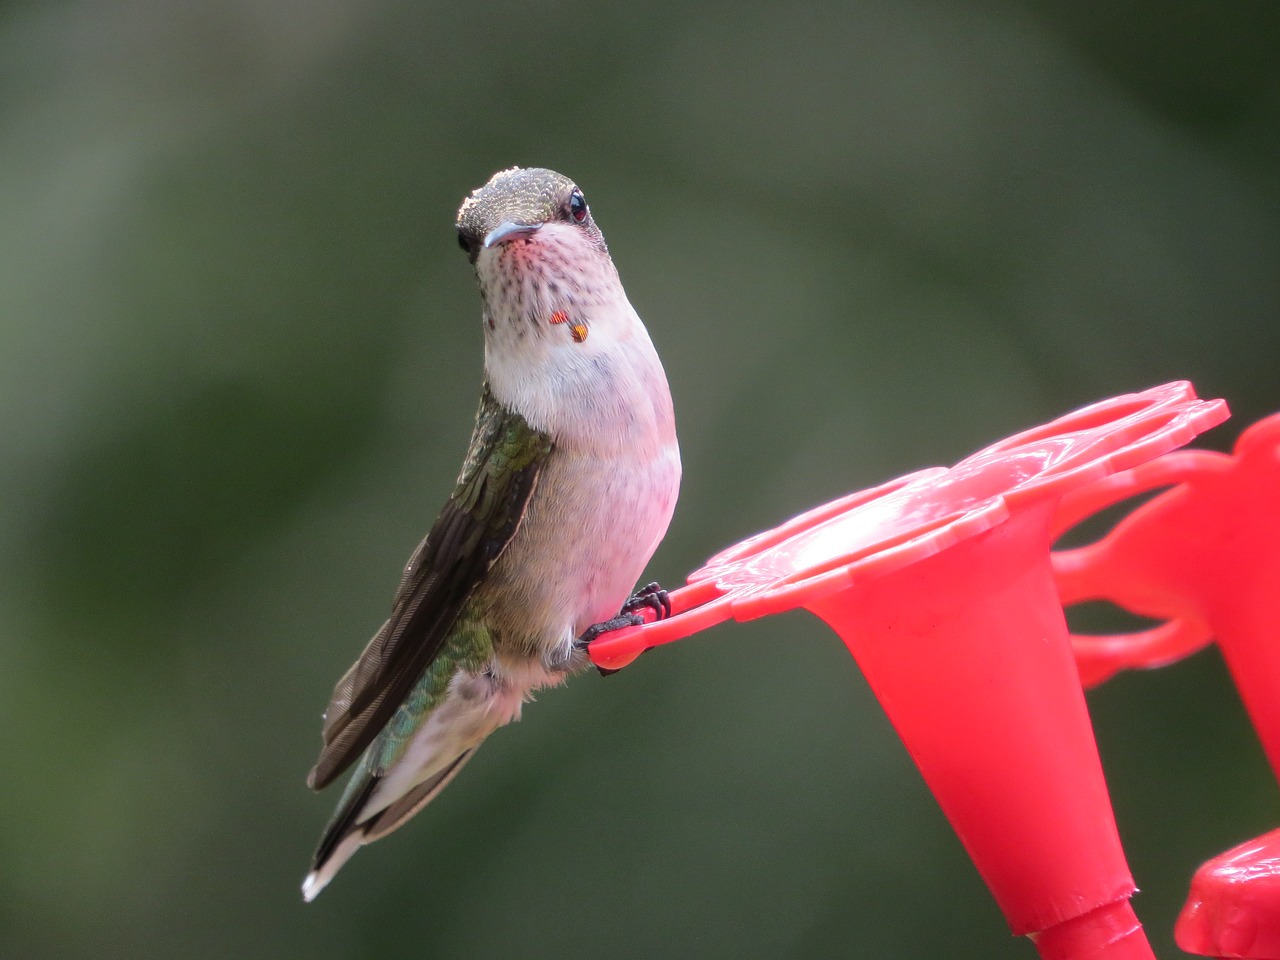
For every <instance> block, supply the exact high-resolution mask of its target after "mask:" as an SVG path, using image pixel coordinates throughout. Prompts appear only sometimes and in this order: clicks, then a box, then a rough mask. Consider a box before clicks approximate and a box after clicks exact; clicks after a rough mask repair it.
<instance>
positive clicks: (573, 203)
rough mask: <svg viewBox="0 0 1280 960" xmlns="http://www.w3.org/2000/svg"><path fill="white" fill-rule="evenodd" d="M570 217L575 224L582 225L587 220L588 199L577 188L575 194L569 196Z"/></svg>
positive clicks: (574, 189) (574, 190)
mask: <svg viewBox="0 0 1280 960" xmlns="http://www.w3.org/2000/svg"><path fill="white" fill-rule="evenodd" d="M569 216H571V217H572V218H573V222H574V223H582V222H583V221H584V220H586V219H587V198H586V197H584V196H583V195H582V191H581V190H579V189H578V188H577V187H574V188H573V193H571V194H569Z"/></svg>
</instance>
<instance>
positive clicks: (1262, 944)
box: [1174, 830, 1280, 960]
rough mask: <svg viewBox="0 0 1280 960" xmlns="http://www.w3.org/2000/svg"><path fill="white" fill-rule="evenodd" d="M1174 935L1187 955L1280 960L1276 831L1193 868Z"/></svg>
mask: <svg viewBox="0 0 1280 960" xmlns="http://www.w3.org/2000/svg"><path fill="white" fill-rule="evenodd" d="M1174 934H1175V936H1176V937H1177V940H1178V946H1180V947H1181V948H1182V949H1183V950H1185V951H1187V953H1198V954H1202V955H1204V956H1209V957H1252V958H1255V960H1280V830H1274V831H1272V832H1271V833H1267V834H1263V835H1262V836H1261V837H1258V839H1256V840H1250V841H1249V842H1248V843H1242V844H1240V846H1238V847H1234V848H1232V849H1231V850H1228V851H1227V852H1226V853H1224V854H1222V855H1221V856H1217V857H1214V858H1213V859H1212V860H1210V861H1209V862H1208V863H1206V864H1205V865H1204V866H1202V867H1201V868H1200V869H1199V870H1197V871H1196V875H1195V877H1194V878H1193V879H1192V881H1191V895H1190V896H1189V897H1187V905H1186V906H1185V907H1183V908H1182V915H1181V916H1180V917H1178V925H1177V927H1176V928H1175V930H1174Z"/></svg>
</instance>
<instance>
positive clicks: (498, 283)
mask: <svg viewBox="0 0 1280 960" xmlns="http://www.w3.org/2000/svg"><path fill="white" fill-rule="evenodd" d="M457 228H458V243H459V245H460V246H461V247H462V249H463V250H464V251H466V254H467V256H468V258H469V259H470V260H471V262H472V264H474V265H475V268H476V277H477V279H478V280H479V283H480V292H481V294H482V296H483V297H484V301H485V322H486V325H488V326H489V328H490V329H491V330H492V329H494V328H495V327H496V326H498V325H515V327H516V328H518V329H519V328H524V327H526V326H527V327H530V328H532V329H534V330H536V331H538V333H539V334H540V335H557V334H559V333H561V332H562V331H556V330H551V329H548V327H556V326H561V325H565V327H564V328H565V330H566V331H569V332H570V333H572V331H573V330H574V329H575V327H574V323H575V322H579V321H580V322H583V323H589V322H590V319H591V316H590V315H591V314H595V313H598V312H599V308H600V307H602V306H610V305H612V304H613V303H614V302H616V300H617V299H618V298H619V297H623V298H625V295H624V294H622V287H621V285H620V283H619V281H618V276H617V272H616V271H615V270H614V267H613V262H612V260H610V258H609V250H608V248H607V247H606V246H605V242H604V236H603V234H601V232H600V228H599V227H598V226H596V223H595V220H594V219H593V218H592V216H591V210H590V208H589V207H588V206H587V200H586V198H585V197H584V196H583V194H582V191H581V190H580V189H578V186H577V184H575V183H574V182H573V181H572V180H570V179H569V178H568V177H565V176H562V175H561V174H558V173H556V172H555V171H553V170H545V169H541V168H537V167H533V168H528V169H521V168H520V167H513V168H511V169H510V170H503V171H500V172H499V173H495V174H494V175H493V176H492V177H491V178H490V179H489V182H488V183H486V184H485V185H484V186H483V187H480V188H478V189H477V190H474V191H472V193H471V195H470V196H469V197H467V199H466V200H464V201H463V202H462V207H461V208H460V209H459V210H458V220H457ZM562 317H563V318H562Z"/></svg>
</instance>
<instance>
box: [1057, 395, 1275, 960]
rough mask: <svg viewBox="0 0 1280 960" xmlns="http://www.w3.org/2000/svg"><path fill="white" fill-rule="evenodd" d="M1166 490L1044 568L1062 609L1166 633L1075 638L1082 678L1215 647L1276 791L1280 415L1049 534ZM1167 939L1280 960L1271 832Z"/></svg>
mask: <svg viewBox="0 0 1280 960" xmlns="http://www.w3.org/2000/svg"><path fill="white" fill-rule="evenodd" d="M1171 484H1176V486H1175V487H1174V488H1173V489H1172V490H1169V491H1167V492H1165V493H1163V494H1161V495H1160V496H1158V497H1156V498H1155V499H1154V500H1151V501H1150V502H1149V503H1146V504H1144V505H1143V506H1141V507H1139V508H1138V509H1137V510H1135V511H1133V513H1131V514H1129V516H1127V517H1126V518H1125V519H1124V520H1123V521H1121V522H1120V523H1119V524H1117V525H1116V527H1115V529H1114V530H1112V531H1111V532H1110V533H1109V534H1108V535H1107V536H1105V537H1103V538H1102V539H1101V540H1099V541H1098V542H1097V543H1094V544H1091V545H1089V546H1087V547H1081V548H1080V549H1077V550H1067V551H1063V552H1060V553H1057V554H1055V555H1054V558H1053V566H1054V572H1055V573H1056V575H1057V578H1058V591H1059V594H1060V595H1061V598H1062V602H1063V603H1065V604H1070V603H1077V602H1080V601H1083V600H1094V599H1105V600H1109V601H1111V602H1112V603H1114V604H1116V605H1117V606H1120V607H1123V608H1125V609H1127V610H1130V611H1132V612H1134V613H1138V614H1142V615H1144V616H1147V617H1152V618H1154V619H1157V620H1160V621H1162V622H1161V623H1160V624H1159V625H1158V626H1156V627H1153V628H1152V629H1150V630H1145V631H1140V632H1138V633H1133V634H1122V635H1116V636H1106V637H1081V636H1073V637H1072V638H1071V640H1072V644H1073V645H1074V647H1075V651H1076V659H1077V661H1078V662H1079V664H1080V672H1081V677H1082V679H1084V681H1085V682H1086V683H1100V682H1102V681H1103V680H1105V679H1107V678H1108V677H1110V676H1111V675H1112V674H1114V673H1115V672H1116V671H1118V670H1122V669H1125V668H1132V667H1159V666H1163V665H1165V664H1167V663H1172V662H1173V661H1175V660H1179V659H1181V658H1182V657H1185V656H1187V655H1188V654H1190V653H1193V652H1195V651H1196V650H1199V649H1200V648H1201V647H1203V646H1205V645H1206V644H1208V643H1209V642H1210V641H1213V640H1216V641H1217V643H1218V648H1219V649H1220V650H1221V651H1222V656H1223V659H1224V660H1225V661H1226V663H1227V667H1228V668H1229V669H1230V670H1231V675H1232V678H1233V679H1234V680H1235V684H1236V687H1237V689H1239V691H1240V696H1241V699H1242V700H1243V701H1244V704H1245V708H1246V709H1247V710H1248V711H1249V716H1250V717H1251V719H1252V720H1253V724H1254V727H1255V728H1256V729H1257V731H1258V736H1259V738H1260V739H1261V741H1262V746H1263V749H1264V750H1265V751H1266V754H1267V758H1268V760H1270V762H1271V768H1272V770H1273V771H1274V772H1275V774H1276V776H1277V777H1278V778H1280V626H1278V624H1280V589H1278V588H1280V415H1275V416H1271V417H1268V418H1267V419H1265V420H1261V421H1259V422H1258V423H1256V424H1254V425H1253V426H1251V427H1250V428H1249V429H1248V430H1246V431H1245V432H1244V433H1243V434H1241V436H1240V439H1239V440H1238V441H1237V442H1236V449H1235V453H1234V454H1232V455H1227V454H1222V453H1208V452H1205V451H1184V452H1178V453H1171V454H1168V455H1167V456H1164V457H1161V458H1160V459H1158V460H1153V461H1151V462H1149V463H1145V464H1142V465H1140V466H1137V467H1134V468H1133V469H1132V470H1127V471H1125V472H1123V473H1118V474H1115V475H1113V476H1110V477H1106V478H1104V479H1102V480H1099V481H1097V482H1096V483H1094V484H1091V485H1090V486H1087V487H1084V488H1082V489H1079V490H1075V491H1072V492H1071V493H1068V494H1067V495H1066V496H1065V497H1064V498H1063V500H1062V505H1061V507H1060V509H1059V515H1058V525H1059V526H1061V527H1063V528H1066V527H1069V526H1071V525H1073V524H1074V523H1076V522H1078V521H1079V520H1080V519H1081V518H1083V517H1085V516H1087V515H1089V514H1091V513H1094V512H1096V511H1098V510H1101V509H1103V508H1105V507H1107V506H1110V505H1111V504H1113V503H1116V502H1118V501H1121V500H1124V499H1126V498H1127V497H1130V496H1133V495H1134V494H1137V493H1142V492H1145V491H1148V490H1153V489H1156V488H1159V487H1165V486H1169V485H1171ZM1176 935H1177V939H1178V944H1179V946H1181V947H1182V949H1184V950H1186V951H1188V952H1189V953H1199V954H1206V955H1209V956H1217V957H1254V958H1259V960H1280V832H1276V833H1270V834H1267V835H1266V836H1263V837H1260V838H1258V839H1257V840H1253V841H1250V842H1249V843H1246V844H1242V845H1241V846H1239V847H1236V848H1235V849H1233V850H1229V851H1227V852H1226V853H1224V854H1222V856H1220V857H1217V858H1215V859H1213V860H1210V861H1209V862H1208V863H1206V864H1205V865H1204V866H1203V867H1201V868H1200V870H1199V871H1198V872H1197V873H1196V876H1195V879H1194V880H1193V881H1192V886H1191V895H1190V897H1189V899H1188V901H1187V905H1186V907H1185V908H1184V909H1183V912H1182V916H1181V917H1180V918H1179V920H1178V926H1177V930H1176Z"/></svg>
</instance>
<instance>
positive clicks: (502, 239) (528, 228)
mask: <svg viewBox="0 0 1280 960" xmlns="http://www.w3.org/2000/svg"><path fill="white" fill-rule="evenodd" d="M541 227H542V224H540V223H516V222H515V221H514V220H508V221H506V222H505V223H502V224H499V225H498V226H496V227H494V228H493V229H492V230H490V231H489V232H488V233H487V234H486V235H485V238H484V246H485V249H486V250H487V249H488V248H489V247H496V246H497V245H498V244H500V243H506V242H507V241H508V240H514V239H515V238H516V237H527V236H529V235H530V234H531V233H536V232H537V231H538V230H539V229H540V228H541Z"/></svg>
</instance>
